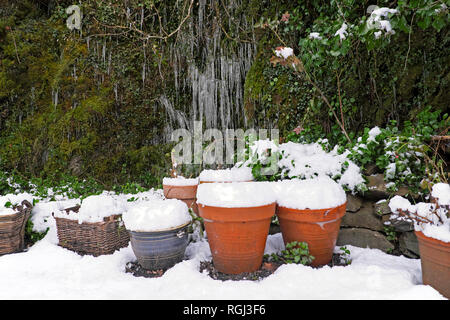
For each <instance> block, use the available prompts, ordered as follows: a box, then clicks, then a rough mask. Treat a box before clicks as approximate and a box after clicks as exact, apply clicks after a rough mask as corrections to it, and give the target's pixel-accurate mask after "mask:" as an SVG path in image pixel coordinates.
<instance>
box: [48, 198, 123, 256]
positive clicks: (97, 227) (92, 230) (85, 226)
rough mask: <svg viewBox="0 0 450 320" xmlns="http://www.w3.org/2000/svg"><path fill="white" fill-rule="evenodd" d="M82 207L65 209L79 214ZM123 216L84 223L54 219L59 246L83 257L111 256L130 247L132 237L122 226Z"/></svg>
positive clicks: (113, 216)
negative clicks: (85, 255) (87, 255)
mask: <svg viewBox="0 0 450 320" xmlns="http://www.w3.org/2000/svg"><path fill="white" fill-rule="evenodd" d="M79 208H80V207H79V206H76V207H73V208H68V209H65V211H66V212H69V211H75V212H78V209H79ZM120 217H121V215H112V216H109V217H105V218H104V219H103V221H102V222H83V223H81V224H80V223H78V221H77V220H71V219H65V218H60V217H54V218H55V220H56V229H57V232H58V239H59V243H58V244H59V245H60V246H61V247H64V248H67V249H69V250H72V251H75V252H77V253H79V254H81V255H84V254H90V255H93V256H95V257H97V256H100V255H103V254H111V253H113V252H114V251H116V250H118V249H120V248H124V247H127V246H128V243H129V242H130V236H129V234H128V231H127V230H126V229H125V227H124V226H121V223H120V219H119V218H120Z"/></svg>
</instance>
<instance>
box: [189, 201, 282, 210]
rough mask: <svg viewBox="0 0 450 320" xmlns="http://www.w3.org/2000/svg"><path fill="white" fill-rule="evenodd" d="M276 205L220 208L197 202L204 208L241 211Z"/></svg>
mask: <svg viewBox="0 0 450 320" xmlns="http://www.w3.org/2000/svg"><path fill="white" fill-rule="evenodd" d="M274 204H275V206H276V204H277V203H276V202H272V203H269V204H264V205H261V206H252V207H218V206H209V205H206V204H202V203H199V202H197V205H199V206H202V207H203V208H204V207H208V208H214V209H215V208H220V209H240V210H245V209H252V208H264V207H270V206H273V205H274Z"/></svg>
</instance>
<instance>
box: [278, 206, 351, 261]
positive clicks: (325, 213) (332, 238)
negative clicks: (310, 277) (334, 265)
mask: <svg viewBox="0 0 450 320" xmlns="http://www.w3.org/2000/svg"><path fill="white" fill-rule="evenodd" d="M346 205H347V203H344V204H343V205H341V206H339V207H335V208H328V209H317V210H309V209H305V210H296V209H292V208H286V207H282V206H278V207H277V216H278V220H279V222H280V228H281V234H282V235H283V241H284V243H285V244H287V243H289V242H292V241H299V242H306V243H308V247H309V253H310V254H311V255H312V256H314V260H313V261H312V263H311V265H312V266H320V265H325V264H327V263H329V262H330V261H331V259H332V257H333V250H334V247H335V245H336V241H337V237H338V233H339V228H340V225H341V220H342V217H343V216H344V215H345V208H346Z"/></svg>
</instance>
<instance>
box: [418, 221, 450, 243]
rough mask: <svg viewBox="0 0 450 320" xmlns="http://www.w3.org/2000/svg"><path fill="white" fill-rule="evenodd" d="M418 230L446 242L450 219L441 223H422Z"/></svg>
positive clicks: (449, 233) (448, 239) (448, 240)
mask: <svg viewBox="0 0 450 320" xmlns="http://www.w3.org/2000/svg"><path fill="white" fill-rule="evenodd" d="M420 231H422V233H423V234H424V235H426V236H427V237H430V238H433V239H436V240H440V241H442V242H446V243H449V242H450V220H448V221H446V222H445V223H444V224H441V225H435V224H431V223H427V224H425V223H424V224H423V226H422V228H421V229H420Z"/></svg>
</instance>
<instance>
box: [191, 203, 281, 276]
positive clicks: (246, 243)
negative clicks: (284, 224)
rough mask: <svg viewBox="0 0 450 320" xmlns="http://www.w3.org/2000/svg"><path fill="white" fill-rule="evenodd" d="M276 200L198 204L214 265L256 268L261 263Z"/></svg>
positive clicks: (235, 270) (227, 269) (225, 270)
mask: <svg viewBox="0 0 450 320" xmlns="http://www.w3.org/2000/svg"><path fill="white" fill-rule="evenodd" d="M275 206H276V204H275V203H272V204H268V205H264V206H258V207H248V208H222V207H212V206H204V205H202V204H199V212H200V216H201V217H202V218H203V219H204V220H203V221H204V224H205V229H206V233H207V235H208V242H209V247H210V248H211V253H212V257H213V262H214V266H215V267H216V269H217V270H218V271H220V272H223V273H227V274H239V273H242V272H253V271H256V270H258V269H259V267H260V266H261V263H262V259H263V255H264V248H265V246H266V239H267V235H268V233H269V227H270V221H271V219H272V217H273V215H274V214H275Z"/></svg>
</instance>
